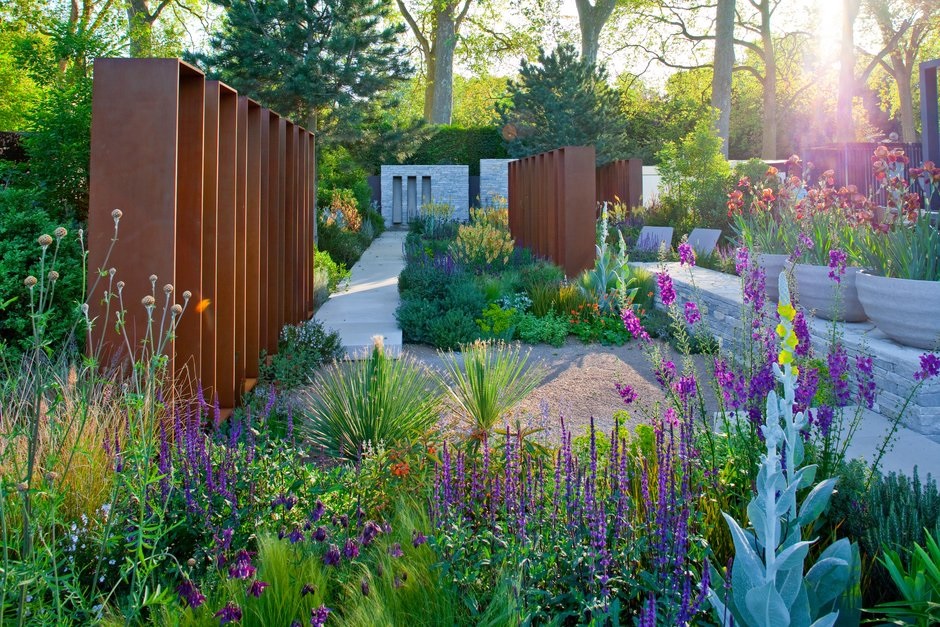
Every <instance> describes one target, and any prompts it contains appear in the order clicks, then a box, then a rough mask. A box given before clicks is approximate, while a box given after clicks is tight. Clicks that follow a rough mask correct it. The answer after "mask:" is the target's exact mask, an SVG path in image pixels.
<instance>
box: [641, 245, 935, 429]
mask: <svg viewBox="0 0 940 627" xmlns="http://www.w3.org/2000/svg"><path fill="white" fill-rule="evenodd" d="M631 265H636V266H641V267H646V269H647V270H649V271H650V272H656V271H658V267H657V264H654V263H652V264H644V263H637V264H631ZM666 271H667V272H668V273H669V274H670V276H671V277H672V279H673V285H674V286H675V288H676V294H677V295H678V301H679V303H680V304H682V303H685V302H686V301H688V300H694V301H695V302H696V303H698V306H699V308H700V309H701V311H702V319H703V320H704V321H705V323H706V324H707V325H708V329H709V331H710V332H711V333H712V335H714V336H715V337H716V338H718V339H719V341H720V342H721V344H722V348H723V350H724V351H726V352H727V351H734V350H740V349H741V347H742V344H743V343H744V342H743V338H744V335H743V333H744V329H742V324H741V303H742V299H741V287H740V281H739V279H738V277H735V276H730V275H727V274H724V273H721V272H715V271H714V270H707V269H705V268H695V269H694V270H693V275H692V276H694V283H693V280H692V278H691V277H690V274H689V269H688V268H682V267H680V266H679V264H678V263H670V264H666ZM657 307H660V308H661V307H662V302H660V301H659V300H658V296H657ZM808 326H809V331H810V337H811V339H812V343H813V349H814V350H815V352H816V354H817V355H823V356H824V355H825V354H826V352H827V350H828V346H829V338H830V337H831V335H832V323H831V322H829V321H828V320H821V319H817V318H814V317H812V316H810V317H809V318H808ZM839 326H840V330H841V333H842V340H843V344H844V346H845V349H846V352H848V354H849V358H850V359H851V360H854V357H855V356H856V355H859V354H862V355H870V356H871V357H872V361H873V365H874V369H873V372H874V376H875V383H876V385H877V390H878V396H877V399H876V403H877V404H876V405H875V408H874V410H875V411H876V412H877V413H879V414H881V415H882V416H884V417H885V418H887V419H888V420H893V419H895V418H896V417H897V415H898V413H899V412H900V411H901V409H902V408H903V406H904V403H905V401H906V400H907V398H908V397H909V396H910V395H911V393H912V391H914V390H915V388H916V393H914V395H913V397H912V398H911V402H910V404H909V405H908V406H907V409H906V410H905V415H904V419H903V422H904V424H905V425H907V427H909V428H910V429H912V430H914V431H917V432H919V433H923V434H925V435H928V436H938V435H940V380H937V379H933V380H931V381H927V382H926V383H924V384H922V385H921V386H920V387H917V382H916V381H915V380H914V373H915V372H917V371H918V370H919V369H920V355H921V354H922V353H923V352H924V351H923V350H921V349H917V348H911V347H908V346H901V345H900V344H897V343H896V342H894V341H892V340H891V339H889V338H888V337H887V336H885V335H884V334H883V333H882V332H881V331H879V330H878V329H877V328H875V326H874V325H873V324H871V323H870V322H857V323H840V325H839ZM852 385H853V389H854V385H855V383H854V381H853V382H852Z"/></svg>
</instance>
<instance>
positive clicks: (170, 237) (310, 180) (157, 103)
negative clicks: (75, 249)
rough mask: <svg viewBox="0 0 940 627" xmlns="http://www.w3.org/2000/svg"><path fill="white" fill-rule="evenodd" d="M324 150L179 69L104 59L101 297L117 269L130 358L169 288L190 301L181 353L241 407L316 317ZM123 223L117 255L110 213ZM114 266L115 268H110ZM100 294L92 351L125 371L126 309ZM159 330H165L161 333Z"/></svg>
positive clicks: (96, 205)
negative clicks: (291, 334)
mask: <svg viewBox="0 0 940 627" xmlns="http://www.w3.org/2000/svg"><path fill="white" fill-rule="evenodd" d="M314 146H315V144H314V138H313V135H312V134H311V133H309V132H307V131H306V130H304V129H303V128H301V127H299V126H296V125H294V124H292V123H290V122H288V121H287V120H285V119H283V118H281V117H280V116H278V115H277V114H275V113H273V112H271V111H269V110H268V109H265V108H263V107H261V106H260V105H258V104H257V103H255V102H253V101H251V100H249V99H248V98H246V97H243V96H242V97H239V96H238V94H237V93H236V92H235V90H233V89H231V88H230V87H228V86H227V85H225V84H223V83H220V82H218V81H206V79H205V76H204V75H203V74H202V73H201V72H200V71H199V70H197V69H196V68H194V67H192V66H190V65H187V64H186V63H183V62H182V61H179V60H177V59H98V60H96V62H95V78H94V92H93V99H92V134H91V183H90V187H91V190H90V208H89V213H88V232H89V267H90V269H91V272H89V275H90V277H89V287H90V288H91V287H92V286H94V285H95V282H96V279H97V274H98V273H97V270H98V269H102V270H105V271H107V270H108V269H109V268H115V269H116V274H115V276H114V278H113V279H111V278H110V277H109V276H107V273H106V276H105V278H104V281H105V283H107V281H108V280H111V282H112V284H113V285H112V286H111V288H110V289H111V291H112V292H114V291H115V290H116V288H115V287H114V286H115V285H116V283H117V281H118V280H121V281H124V287H123V291H122V294H121V299H122V301H123V306H124V309H125V310H126V313H125V317H124V319H125V328H126V332H127V336H128V339H129V340H130V343H131V347H132V349H135V350H136V347H139V346H140V345H141V342H143V341H144V340H145V338H146V337H147V329H148V316H147V312H146V310H145V309H144V307H143V305H142V304H141V301H142V299H143V298H144V297H145V296H147V295H150V294H151V292H152V291H153V288H152V287H151V282H150V279H149V277H150V276H151V275H156V276H157V285H156V294H155V297H156V300H157V308H156V310H155V313H154V317H155V318H156V319H157V323H156V326H157V327H159V317H160V315H161V314H162V311H163V306H164V302H165V300H164V298H165V297H164V292H163V289H162V286H163V285H165V284H167V283H169V284H172V285H173V286H174V292H173V294H172V295H171V299H172V302H177V303H180V304H182V301H183V296H182V294H183V292H184V291H186V290H188V291H190V292H192V299H191V300H190V302H189V306H188V307H187V310H186V313H185V314H184V315H183V317H182V319H181V321H180V323H179V326H178V329H177V334H176V341H175V346H173V347H172V349H171V351H172V354H173V356H174V359H173V365H172V368H173V373H174V376H178V375H180V374H181V373H182V372H183V368H184V367H185V368H186V372H187V373H188V375H189V376H190V377H192V378H193V379H199V380H200V381H201V383H202V386H203V388H204V390H205V393H206V395H207V398H217V399H218V401H219V405H220V406H221V407H222V408H231V407H234V406H235V405H236V404H237V403H238V401H239V399H240V397H241V394H242V393H243V392H244V391H245V390H246V389H247V388H248V387H250V386H251V385H253V384H254V381H255V379H256V378H257V376H258V358H259V355H260V352H261V351H267V352H268V353H273V352H275V351H276V350H277V338H278V334H279V332H280V329H281V327H282V326H283V325H284V324H287V323H297V322H300V321H301V320H303V319H305V318H306V317H308V316H309V315H310V314H311V312H312V309H313V294H312V286H311V276H312V270H313V268H312V264H313V236H314V233H313V228H314V224H315V220H314V214H313V211H314V198H315V195H314V162H315V160H314ZM114 209H121V210H122V212H123V213H124V216H123V218H122V219H121V223H120V231H119V234H118V240H117V242H116V243H115V244H114V247H113V249H112V250H111V252H110V256H108V249H109V248H110V247H111V239H112V234H113V225H114V223H113V218H112V211H113V210H114ZM106 257H107V260H106ZM104 289H107V285H104V286H103V285H102V284H100V283H99V284H98V285H97V290H96V293H95V294H94V295H93V298H92V299H91V311H90V315H92V316H93V317H95V318H96V324H95V330H94V333H93V337H92V343H93V344H92V345H93V346H99V345H103V346H104V347H105V350H104V355H105V356H106V357H107V358H108V359H109V360H110V361H112V362H115V363H116V362H118V361H119V360H122V359H126V358H127V353H128V349H127V348H126V346H125V342H124V340H123V336H122V335H120V334H118V333H116V332H115V322H116V318H115V316H116V314H117V311H118V310H119V309H120V306H119V305H118V303H117V302H116V301H114V300H113V301H112V302H111V303H110V304H108V303H106V302H105V301H104V299H103V298H102V297H101V294H103V290H104ZM157 330H158V329H157Z"/></svg>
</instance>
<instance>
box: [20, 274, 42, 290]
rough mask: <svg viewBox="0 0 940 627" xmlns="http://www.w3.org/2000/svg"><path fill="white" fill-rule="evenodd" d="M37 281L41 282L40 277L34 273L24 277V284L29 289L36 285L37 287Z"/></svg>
mask: <svg viewBox="0 0 940 627" xmlns="http://www.w3.org/2000/svg"><path fill="white" fill-rule="evenodd" d="M37 283H39V279H37V278H36V277H34V276H33V275H29V276H28V277H26V278H25V279H23V285H25V286H26V287H27V288H29V289H33V288H34V287H36V284H37Z"/></svg>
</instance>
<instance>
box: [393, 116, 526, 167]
mask: <svg viewBox="0 0 940 627" xmlns="http://www.w3.org/2000/svg"><path fill="white" fill-rule="evenodd" d="M508 158H509V154H508V153H507V152H506V147H505V146H504V145H503V138H502V136H501V135H500V132H499V128H497V127H495V126H480V127H471V128H464V127H461V126H439V127H437V128H435V129H434V131H433V132H432V133H431V135H430V136H429V137H428V139H426V140H425V141H424V142H422V143H421V144H420V145H419V146H418V148H417V150H415V152H414V154H412V155H411V157H410V158H409V159H408V161H407V162H408V163H409V164H412V165H424V164H429V165H468V166H470V176H479V175H480V159H508Z"/></svg>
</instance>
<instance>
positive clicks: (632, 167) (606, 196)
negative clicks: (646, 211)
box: [597, 159, 643, 209]
mask: <svg viewBox="0 0 940 627" xmlns="http://www.w3.org/2000/svg"><path fill="white" fill-rule="evenodd" d="M642 196H643V160H642V159H618V160H617V161H611V162H610V163H607V164H604V165H602V166H600V167H599V168H597V202H599V203H600V202H609V203H612V202H617V201H619V202H621V203H623V204H625V205H626V206H627V208H628V209H632V208H633V207H639V206H640V204H641V202H642Z"/></svg>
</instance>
